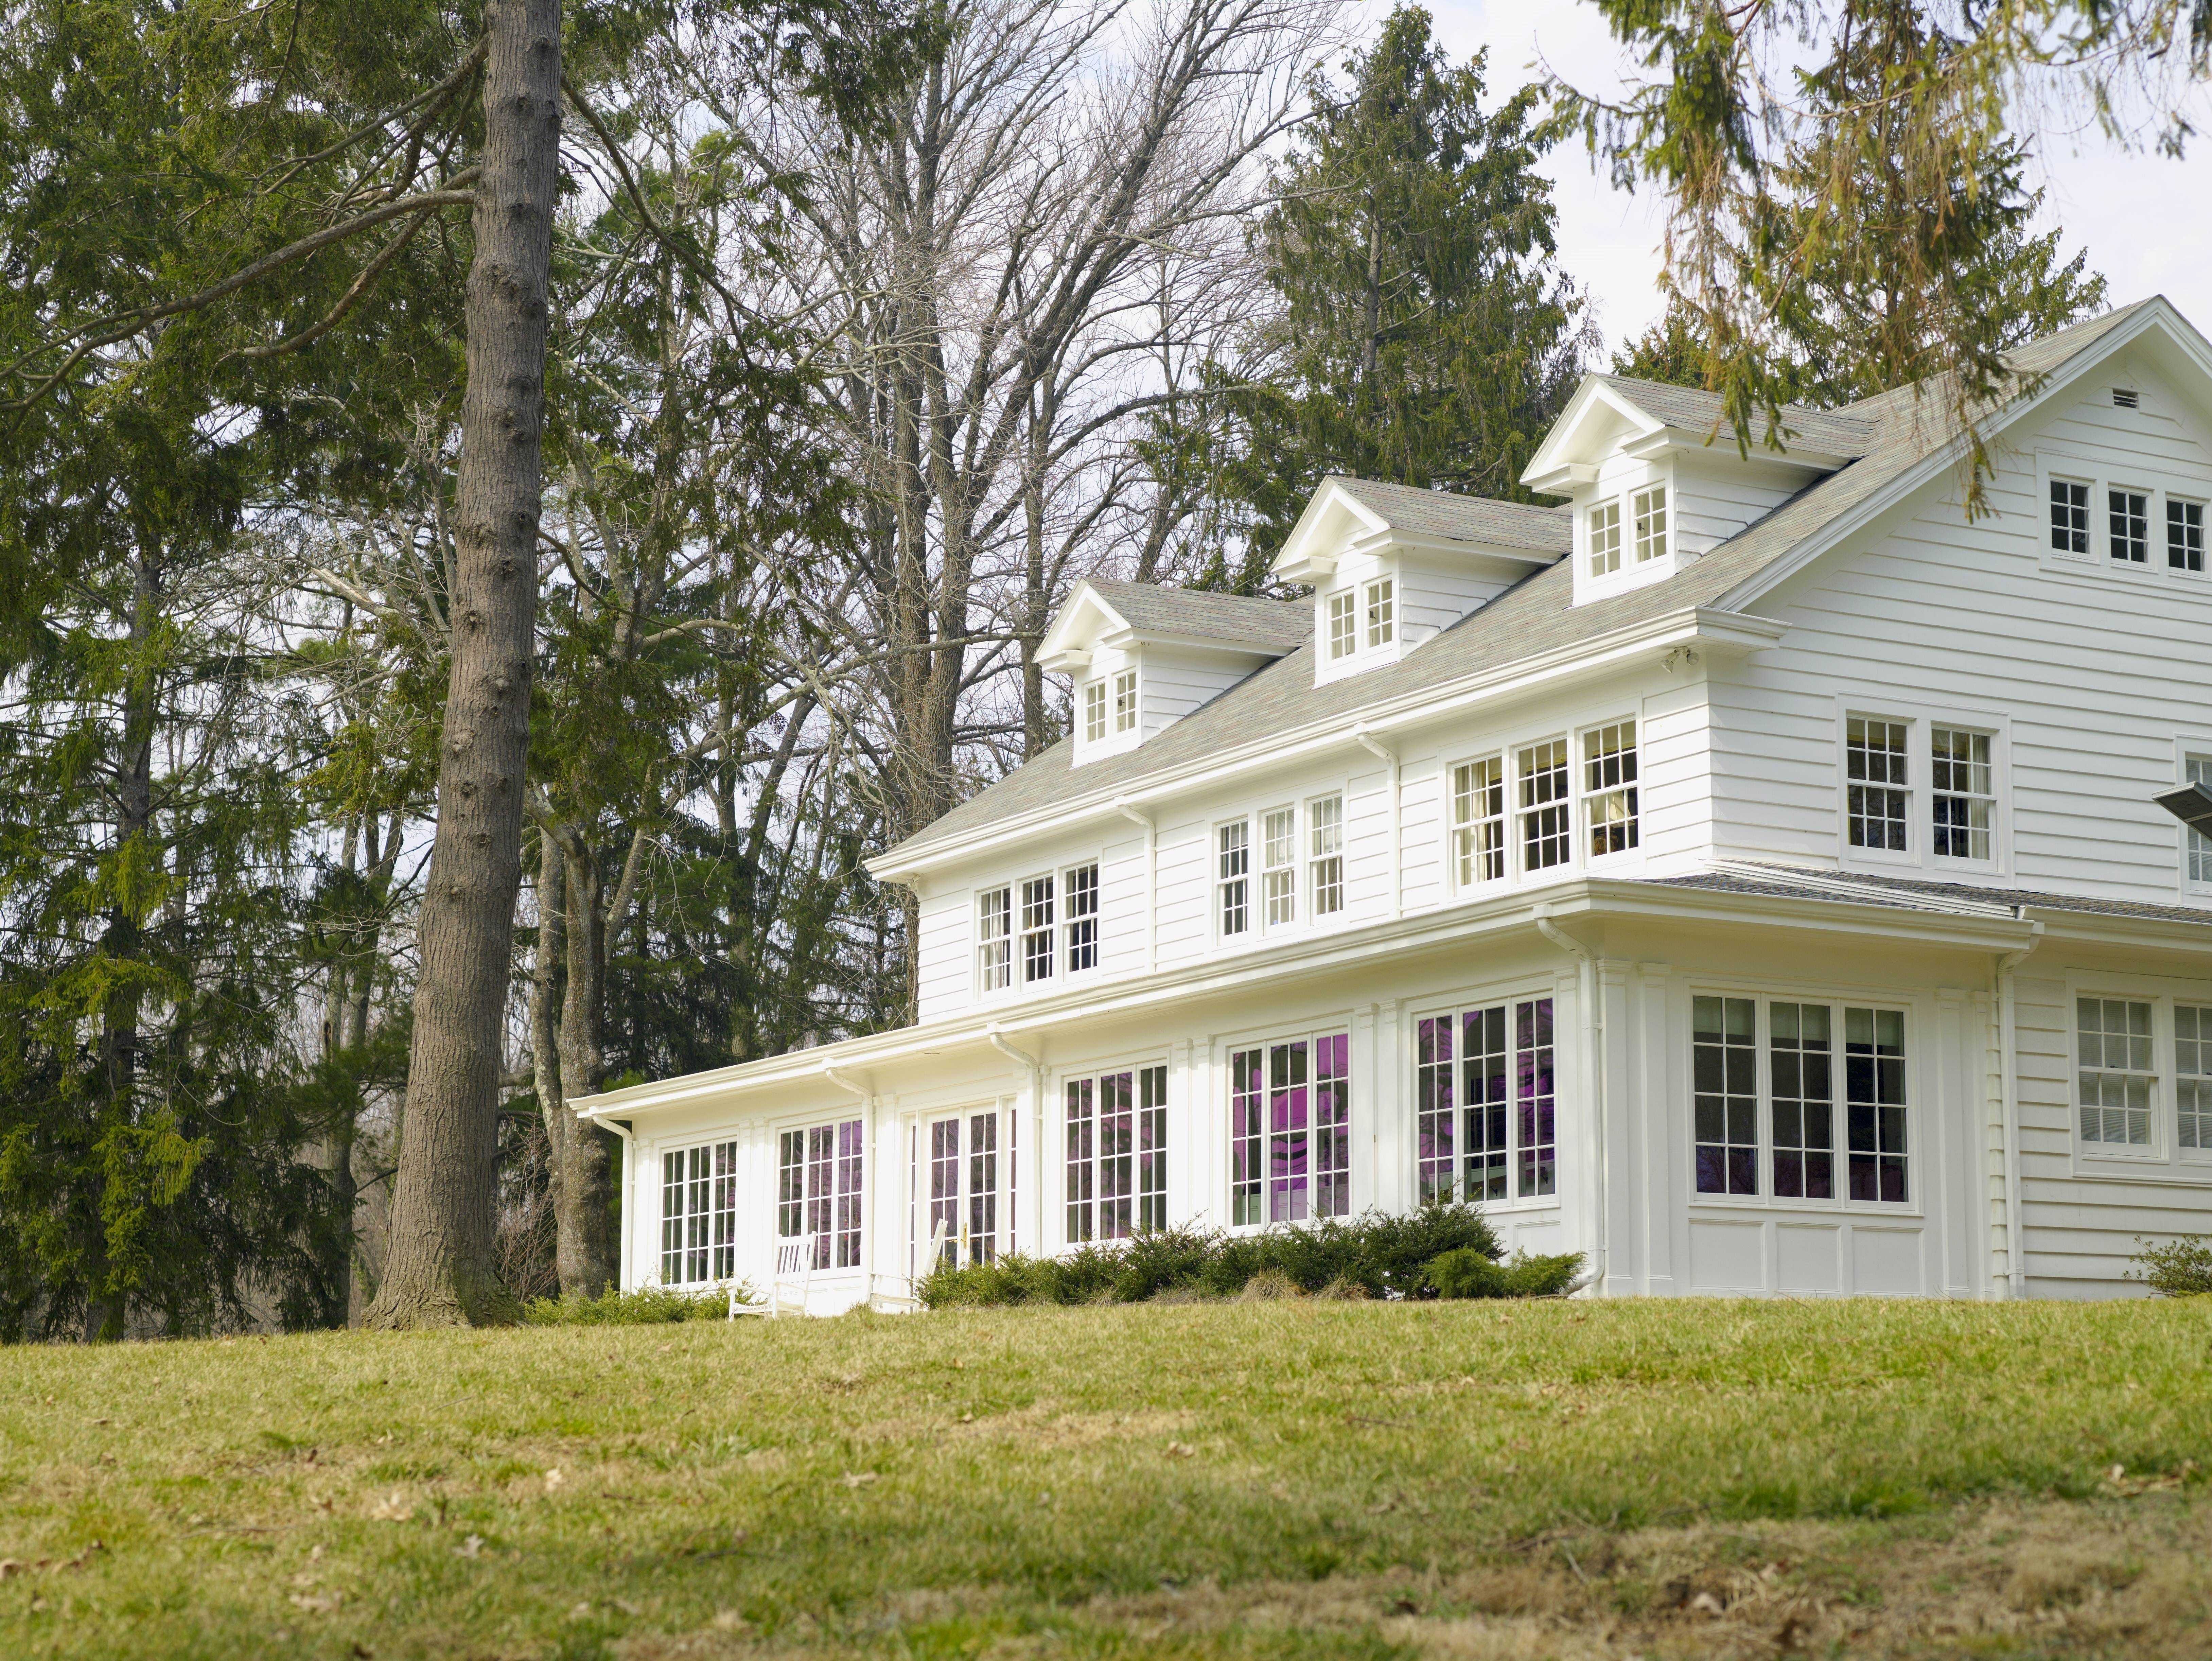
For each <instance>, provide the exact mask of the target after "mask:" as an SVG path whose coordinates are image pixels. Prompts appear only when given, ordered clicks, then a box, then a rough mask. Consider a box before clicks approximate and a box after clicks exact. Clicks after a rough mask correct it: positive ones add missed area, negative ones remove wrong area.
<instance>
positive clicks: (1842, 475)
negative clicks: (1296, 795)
mask: <svg viewBox="0 0 2212 1661" xmlns="http://www.w3.org/2000/svg"><path fill="white" fill-rule="evenodd" d="M2150 303H2153V302H2150V301H2144V302H2142V305H2148V304H2150ZM2140 309H2141V305H2138V306H2131V307H2126V308H2124V309H2123V310H2120V311H2117V312H2112V313H2107V314H2106V315H2105V316H2103V317H2100V318H2097V319H2093V320H2092V321H2090V322H2087V323H2082V324H2077V325H2075V326H2074V327H2073V328H2071V329H2067V330H2064V331H2062V332H2059V333H2057V334H2055V335H2052V336H2050V337H2049V338H2046V339H2044V340H2040V341H2038V342H2036V343H2034V344H2033V345H2030V346H2027V347H2023V348H2022V349H2021V350H2020V351H2018V352H2016V353H2015V354H2014V355H2013V362H2014V366H2015V368H2016V369H2017V370H2018V371H2019V372H2020V373H2021V374H2023V375H2040V374H2048V373H2050V372H2051V371H2052V370H2055V369H2057V368H2058V367H2060V366H2061V365H2062V364H2063V363H2064V362H2066V361H2067V360H2068V359H2069V358H2070V357H2072V356H2074V355H2075V353H2077V352H2080V351H2081V350H2085V349H2086V348H2087V347H2088V346H2090V345H2091V344H2093V343H2094V342H2095V341H2096V340H2097V339H2098V338H2100V337H2101V336H2102V335H2104V334H2105V333H2106V332H2109V331H2110V330H2111V329H2112V328H2114V327H2115V326H2118V324H2120V323H2121V322H2123V321H2124V320H2125V319H2128V318H2130V317H2131V316H2132V315H2134V314H2135V313H2136V312H2137V311H2138V310H2140ZM1646 384H1648V383H1646ZM1948 411H1949V404H1948V399H1946V398H1945V396H1944V394H1943V391H1942V387H1941V386H1935V385H1927V386H1923V387H1921V388H1917V389H1916V388H1914V387H1904V388H1901V389H1899V391H1896V392H1887V393H1884V394H1882V395H1881V397H1879V398H1874V399H1865V400H1863V401H1862V402H1860V403H1858V404H1854V405H1850V414H1851V415H1852V416H1853V417H1856V418H1857V419H1860V420H1863V421H1865V422H1867V423H1869V425H1870V427H1871V429H1872V430H1873V435H1874V436H1873V441H1872V442H1871V443H1870V444H1869V446H1868V447H1867V450H1866V453H1865V454H1863V456H1862V457H1860V459H1858V460H1857V461H1855V462H1852V463H1851V464H1850V465H1848V466H1845V467H1843V468H1840V469H1838V471H1837V472H1832V473H1830V474H1828V475H1827V476H1826V477H1825V478H1820V479H1819V480H1817V481H1815V482H1814V483H1813V484H1809V485H1808V486H1807V487H1806V488H1805V489H1803V490H1800V491H1799V492H1798V493H1797V494H1796V496H1791V497H1790V499H1789V500H1788V501H1786V502H1784V503H1782V504H1781V506H1779V507H1778V508H1775V509H1773V511H1771V513H1769V514H1766V515H1765V517H1763V518H1761V519H1759V520H1755V521H1754V522H1753V523H1752V524H1751V525H1749V526H1746V527H1745V528H1744V529H1743V530H1741V531H1740V532H1737V533H1736V534H1735V536H1733V537H1731V538H1729V540H1727V541H1726V542H1724V543H1722V544H1721V545H1719V546H1718V547H1717V548H1715V549H1713V550H1712V551H1711V552H1709V553H1707V554H1705V556H1704V557H1702V558H1700V559H1698V560H1696V561H1693V562H1692V563H1690V564H1689V565H1688V566H1687V567H1686V568H1685V569H1682V570H1680V571H1678V572H1677V573H1676V574H1675V575H1674V576H1673V577H1671V578H1670V579H1668V581H1664V582H1656V583H1650V584H1647V585H1646V586H1644V587H1641V588H1634V589H1631V590H1629V591H1628V592H1627V593H1621V594H1616V595H1613V596H1610V597H1608V598H1607V599H1599V600H1594V601H1591V602H1590V603H1589V604H1586V605H1574V604H1573V603H1572V602H1573V599H1574V573H1573V571H1572V570H1571V569H1570V562H1567V561H1565V560H1562V561H1559V563H1555V564H1553V565H1550V566H1547V567H1546V568H1545V569H1542V570H1541V571H1538V572H1535V573H1534V574H1533V575H1530V576H1528V577H1526V578H1523V579H1522V581H1520V582H1518V583H1516V584H1515V585H1514V586H1513V587H1510V588H1509V589H1507V590H1506V591H1505V592H1504V593H1503V594H1500V595H1499V596H1498V598H1497V599H1493V600H1492V601H1491V602H1490V603H1489V604H1488V605H1484V606H1482V607H1481V608H1480V610H1478V611H1474V612H1472V613H1470V614H1469V615H1468V616H1467V617H1464V618H1461V619H1460V621H1459V622H1458V623H1456V624H1453V625H1452V626H1451V627H1450V628H1449V629H1447V630H1443V632H1442V633H1441V634H1438V635H1437V636H1434V637H1433V638H1432V639H1431V640H1428V641H1426V642H1423V643H1422V645H1420V646H1419V648H1416V649H1415V650H1414V651H1413V652H1412V653H1410V654H1407V656H1406V657H1405V658H1404V659H1402V660H1400V661H1399V662H1397V663H1395V664H1392V665H1389V666H1388V667H1385V668H1380V669H1371V670H1369V671H1366V672H1364V673H1361V674H1357V675H1352V676H1347V677H1346V678H1343V679H1340V680H1334V681H1331V682H1328V684H1325V685H1321V686H1316V685H1315V684H1314V666H1313V644H1312V642H1310V641H1307V642H1305V643H1304V644H1303V645H1301V646H1300V647H1299V648H1298V649H1297V650H1296V651H1294V652H1291V653H1290V654H1288V655H1287V656H1285V657H1281V658H1278V659H1277V660H1275V661H1274V662H1273V663H1270V664H1268V665H1267V666H1264V667H1262V668H1260V669H1257V670H1255V671H1254V672H1252V673H1251V674H1249V675H1248V676H1246V677H1245V678H1243V680H1241V681H1239V682H1237V684H1236V685H1234V686H1231V687H1230V688H1229V689H1228V690H1227V691H1225V692H1223V693H1221V694H1220V696H1218V697H1216V698H1214V699H1213V700H1212V701H1211V702H1210V703H1206V704H1204V705H1202V706H1201V707H1200V708H1199V709H1195V710H1194V711H1193V712H1192V713H1191V714H1189V715H1185V716H1184V717H1183V718H1182V720H1180V721H1176V723H1175V725H1174V726H1172V727H1169V728H1168V729H1167V730H1166V731H1165V732H1164V733H1160V734H1159V735H1158V737H1156V738H1153V739H1149V740H1147V741H1146V744H1145V745H1143V747H1142V748H1140V749H1137V750H1133V751H1127V753H1125V754H1122V755H1118V756H1113V757H1108V758H1106V759H1104V760H1102V761H1095V762H1092V763H1090V764H1088V765H1086V766H1085V767H1084V768H1083V769H1082V770H1080V772H1079V773H1077V772H1076V771H1075V770H1073V768H1072V767H1071V765H1070V762H1071V757H1072V756H1073V748H1074V746H1073V745H1070V744H1068V743H1066V742H1062V743H1060V744H1056V745H1054V746H1053V747H1052V748H1051V749H1049V750H1048V751H1045V752H1044V753H1043V754H1042V755H1041V756H1039V757H1036V759H1035V760H1033V761H1030V762H1029V763H1027V764H1024V765H1023V766H1021V767H1019V768H1017V769H1016V770H1014V771H1013V772H1012V773H1009V774H1008V775H1006V777H1004V778H1002V779H1000V781H999V782H997V783H995V784H994V785H992V786H991V787H990V788H988V789H986V790H984V791H983V792H981V794H978V795H976V796H974V797H972V798H970V799H969V800H967V801H965V802H963V803H962V804H961V805H960V806H957V807H956V808H954V809H953V810H952V811H951V812H949V813H946V814H945V816H944V817H943V818H939V819H938V820H937V821H936V822H935V823H933V824H930V825H928V826H927V827H926V828H925V829H923V830H921V831H918V832H916V833H915V835H914V836H912V837H908V839H907V840H906V841H905V842H903V843H900V844H899V845H898V847H897V848H896V849H892V850H891V851H890V853H888V854H886V855H884V856H882V858H881V860H880V861H878V866H879V868H880V867H883V866H885V865H888V866H889V867H891V868H896V865H897V861H898V857H899V856H900V855H919V854H925V853H932V852H935V851H938V850H940V849H943V848H945V846H946V845H947V844H949V843H956V842H957V841H959V840H960V839H962V838H963V837H972V836H974V835H975V833H977V832H978V831H981V830H983V829H985V828H986V827H987V826H990V825H993V824H997V823H999V822H1000V821H1002V820H1006V819H1009V818H1018V817H1019V816H1021V815H1023V814H1024V813H1028V812H1034V811H1038V810H1042V809H1045V808H1051V809H1053V810H1054V811H1055V812H1069V811H1072V810H1077V809H1080V808H1083V807H1085V806H1091V805H1092V804H1096V803H1103V802H1106V801H1110V800H1112V799H1113V798H1114V797H1115V796H1119V795H1123V794H1128V793H1130V792H1132V791H1134V790H1136V789H1138V788H1140V787H1142V786H1143V785H1144V784H1145V783H1146V782H1147V781H1148V780H1150V779H1152V778H1153V777H1154V776H1158V775H1164V774H1169V773H1173V772H1176V771H1178V770H1182V769H1184V768H1188V767H1193V766H1195V765H1198V764H1203V763H1206V762H1208V761H1210V760H1212V759H1214V758H1215V757H1218V756H1219V755H1221V754H1222V753H1223V752H1224V751H1230V750H1233V749H1236V748H1237V747H1239V746H1241V745H1246V744H1249V743H1250V742H1252V741H1253V740H1255V739H1261V738H1266V737H1268V736H1271V735H1277V734H1289V733H1293V732H1296V731H1298V730H1300V729H1303V728H1305V727H1310V726H1315V725H1318V724H1322V723H1328V722H1333V721H1346V722H1350V721H1355V720H1357V718H1358V715H1360V713H1361V712H1362V711H1363V710H1364V709H1370V708H1373V707H1376V706H1379V705H1383V704H1387V703H1394V702H1395V701H1396V700H1398V699H1400V698H1401V697H1408V696H1410V695H1417V694H1419V693H1423V692H1425V691H1431V690H1432V689H1442V688H1443V687H1446V686H1449V685H1450V684H1453V683H1455V682H1458V681H1461V680H1462V679H1465V678H1468V677H1469V676H1472V675H1475V674H1479V673H1481V672H1485V671H1487V670H1494V669H1498V668H1502V667H1504V666H1506V665H1508V664H1510V663H1514V662H1516V661H1518V660H1522V659H1526V658H1531V657H1536V656H1540V655H1541V654H1546V653H1548V652H1553V651H1557V650H1559V649H1561V648H1567V647H1571V646H1574V645H1576V644H1578V643H1579V642H1583V641H1587V640H1593V639H1595V638H1597V637H1599V636H1603V635H1607V634H1610V633H1613V631H1615V630H1620V629H1625V628H1628V627H1630V626H1632V625H1634V624H1640V623H1647V622H1650V621H1652V620H1653V619H1656V618H1661V617H1664V616H1666V615H1668V614H1669V613H1672V612H1677V611H1683V610H1685V609H1686V608H1688V607H1691V606H1699V605H1716V604H1717V603H1718V602H1719V601H1720V600H1721V599H1723V597H1724V596H1726V595H1728V594H1729V593H1730V592H1731V591H1732V590H1734V589H1735V588H1736V587H1738V586H1739V585H1741V584H1742V583H1743V582H1745V581H1748V580H1749V579H1751V578H1752V577H1754V576H1756V575H1759V573H1760V572H1761V571H1762V570H1764V569H1765V568H1766V567H1767V566H1769V565H1771V564H1772V563H1774V562H1775V561H1777V560H1778V559H1780V558H1782V557H1784V556H1785V555H1787V554H1788V553H1790V551H1792V550H1794V549H1796V547H1797V546H1798V545H1800V544H1802V543H1803V542H1804V541H1805V540H1806V539H1807V538H1809V537H1812V536H1814V535H1815V534H1816V533H1818V532H1820V530H1821V529H1822V528H1823V527H1825V526H1828V525H1829V524H1831V523H1832V522H1833V521H1834V520H1837V519H1838V518H1839V517H1841V516H1842V515H1844V514H1847V513H1849V512H1850V510H1851V509H1852V508H1857V506H1859V505H1860V504H1861V503H1863V502H1865V501H1867V500H1868V499H1869V497H1871V496H1875V494H1877V493H1878V492H1879V491H1881V490H1882V489H1883V488H1884V487H1885V486H1887V485H1888V484H1892V483H1893V482H1894V481H1895V480H1897V479H1898V478H1900V477H1902V476H1903V475H1904V474H1905V473H1907V472H1910V471H1911V469H1912V468H1913V467H1914V466H1915V465H1917V464H1919V463H1920V462H1923V461H1924V460H1927V459H1929V458H1931V457H1933V456H1935V455H1936V454H1937V453H1939V452H1941V451H1942V449H1943V448H1944V447H1945V446H1946V445H1947V443H1948V441H1949V439H1950V437H1951V435H1952V433H1953V430H1954V429H1953V428H1952V425H1951V423H1950V418H1949V413H1948ZM1654 413H1656V411H1655V412H1654ZM1361 488H1363V489H1364V488H1370V487H1367V486H1364V485H1363V486H1362V487H1361ZM1386 488H1387V487H1386ZM1418 494H1420V495H1424V496H1425V495H1429V494H1431V493H1429V492H1419V493H1418ZM1462 500H1463V499H1462ZM1494 505H1496V506H1499V507H1512V506H1513V505H1514V504H1510V503H1498V504H1494ZM1517 511H1520V512H1524V513H1525V512H1529V511H1535V512H1544V511H1547V510H1544V509H1535V510H1529V509H1518V510H1517ZM1072 775H1073V776H1072Z"/></svg>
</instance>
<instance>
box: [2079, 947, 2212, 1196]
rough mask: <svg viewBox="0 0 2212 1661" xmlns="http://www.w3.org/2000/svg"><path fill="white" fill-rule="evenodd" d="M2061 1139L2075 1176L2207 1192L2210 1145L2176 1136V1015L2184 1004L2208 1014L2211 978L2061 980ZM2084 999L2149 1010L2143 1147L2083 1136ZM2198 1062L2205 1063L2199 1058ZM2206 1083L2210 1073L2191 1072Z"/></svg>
mask: <svg viewBox="0 0 2212 1661" xmlns="http://www.w3.org/2000/svg"><path fill="white" fill-rule="evenodd" d="M2084 998H2099V999H2112V1000H2124V1001H2129V1002H2134V1003H2146V1004H2148V1005H2149V1006H2150V1018H2151V1030H2150V1039H2151V1043H2150V1054H2151V1071H2150V1073H2149V1074H2148V1077H2149V1078H2150V1080H2152V1084H2151V1092H2150V1096H2151V1100H2150V1141H2149V1142H2148V1144H2146V1145H2142V1146H2140V1147H2138V1146H2135V1145H2132V1144H2129V1143H2112V1142H2104V1141H2096V1142H2092V1141H2088V1140H2087V1138H2085V1137H2084V1136H2083V1135H2082V1134H2081V1080H2080V1075H2081V1071H2082V1068H2081V1033H2080V1017H2079V1007H2080V1002H2081V1000H2082V999H2084ZM2179 1007H2189V1008H2192V1009H2197V1010H2212V977H2208V978H2205V979H2185V978H2183V977H2179V976H2163V975H2129V976H2121V975H2108V974H2094V973H2092V974H2075V975H2069V976H2068V977H2066V982H2065V1003H2064V1007H2063V1019H2064V1021H2065V1033H2066V1051H2065V1074H2064V1076H2065V1088H2066V1098H2065V1109H2064V1111H2065V1114H2066V1141H2067V1146H2068V1147H2069V1150H2070V1152H2071V1156H2072V1159H2071V1164H2072V1171H2073V1174H2074V1175H2075V1176H2076V1177H2094V1178H2097V1179H2098V1180H2100V1181H2113V1182H2146V1183H2179V1184H2185V1185H2187V1186H2190V1187H2192V1188H2200V1189H2202V1188H2208V1187H2212V1147H2183V1146H2182V1145H2181V1133H2180V1119H2179V1115H2180V1093H2181V1092H2180V1089H2179V1086H2180V1085H2181V1083H2182V1082H2183V1080H2184V1078H2185V1075H2184V1074H2182V1073H2181V1071H2180V1065H2179V1063H2180V1055H2179V1047H2178V1043H2177V1040H2178V1037H2179V1034H2178V1032H2177V1023H2176V1020H2175V1011H2176V1010H2177V1009H2178V1008H2179ZM2200 1064H2201V1065H2202V1064H2204V1063H2203V1059H2202V1058H2200ZM2196 1076H2197V1077H2199V1078H2203V1079H2205V1080H2207V1083H2208V1085H2209V1086H2212V1073H2206V1074H2197V1075H2196Z"/></svg>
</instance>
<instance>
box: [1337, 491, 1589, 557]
mask: <svg viewBox="0 0 2212 1661" xmlns="http://www.w3.org/2000/svg"><path fill="white" fill-rule="evenodd" d="M1322 483H1323V484H1334V485H1339V486H1340V487H1341V488H1342V489H1343V490H1345V492H1346V494H1347V495H1349V496H1352V497H1353V498H1354V499H1355V500H1356V501H1358V502H1359V504H1360V505H1361V506H1362V507H1364V508H1368V509H1370V511H1372V512H1373V513H1375V514H1376V515H1378V516H1379V517H1380V518H1381V519H1382V520H1383V522H1384V523H1385V524H1387V525H1388V526H1390V528H1391V529H1392V530H1394V531H1403V532H1410V533H1411V534H1413V535H1414V536H1423V537H1437V538H1442V539H1443V540H1446V541H1449V542H1487V543H1494V544H1497V545H1500V546H1502V547H1507V548H1527V549H1529V550H1531V551H1534V552H1537V553H1545V554H1564V553H1565V552H1567V551H1569V550H1570V549H1571V548H1572V547H1573V546H1574V543H1575V522H1574V516H1573V511H1572V510H1571V508H1532V507H1530V506H1528V504H1527V503H1525V502H1498V501H1495V500H1493V499H1492V498H1491V497H1489V496H1458V495H1455V494H1454V493H1453V492H1451V491H1449V490H1422V489H1419V488H1418V487H1416V486H1414V485H1411V484H1382V483H1380V482H1379V481H1377V480H1375V479H1371V478H1346V477H1345V476H1344V475H1343V474H1341V473H1336V474H1332V475H1330V476H1329V477H1328V478H1326V479H1324V480H1322Z"/></svg>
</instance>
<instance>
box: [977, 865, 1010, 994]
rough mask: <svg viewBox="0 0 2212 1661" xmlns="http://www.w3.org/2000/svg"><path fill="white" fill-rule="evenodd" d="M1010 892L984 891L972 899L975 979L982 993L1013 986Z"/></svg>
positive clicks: (1007, 889)
mask: <svg viewBox="0 0 2212 1661" xmlns="http://www.w3.org/2000/svg"><path fill="white" fill-rule="evenodd" d="M1013 934H1014V891H1013V890H1012V889H1011V888H987V889H985V890H984V891H982V892H981V893H980V894H978V895H976V896H975V978H976V981H977V983H979V984H980V985H981V987H982V989H983V990H984V991H986V992H1003V991H1005V990H1006V988H1007V987H1009V986H1011V985H1012V984H1013V970H1014V940H1013Z"/></svg>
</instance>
